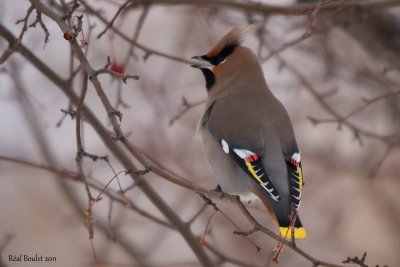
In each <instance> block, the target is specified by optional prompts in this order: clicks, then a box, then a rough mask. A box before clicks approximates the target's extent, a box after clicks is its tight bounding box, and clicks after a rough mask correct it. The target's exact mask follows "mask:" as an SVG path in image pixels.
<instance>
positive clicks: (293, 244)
mask: <svg viewBox="0 0 400 267" xmlns="http://www.w3.org/2000/svg"><path fill="white" fill-rule="evenodd" d="M296 218H297V210H296V208H295V207H294V205H292V208H291V215H290V224H289V227H288V230H287V232H286V234H285V236H283V237H282V240H281V241H279V243H278V244H277V245H276V246H275V248H274V252H276V254H275V256H274V257H273V258H272V261H273V262H274V263H278V256H279V254H280V253H281V251H282V246H283V242H284V241H285V239H286V237H287V235H288V234H289V231H291V235H290V242H289V246H290V247H292V248H294V247H296V241H295V240H296V239H295V237H294V225H295V223H296ZM279 236H281V234H279Z"/></svg>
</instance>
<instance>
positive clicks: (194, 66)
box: [190, 56, 212, 69]
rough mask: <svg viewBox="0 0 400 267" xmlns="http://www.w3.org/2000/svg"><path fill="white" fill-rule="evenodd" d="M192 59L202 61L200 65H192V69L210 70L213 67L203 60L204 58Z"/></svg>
mask: <svg viewBox="0 0 400 267" xmlns="http://www.w3.org/2000/svg"><path fill="white" fill-rule="evenodd" d="M192 59H196V60H198V61H201V63H200V64H192V65H190V66H191V67H192V68H196V69H210V68H211V67H212V65H211V64H210V63H209V62H208V61H207V60H205V59H204V58H203V56H194V57H192Z"/></svg>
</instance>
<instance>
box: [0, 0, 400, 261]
mask: <svg viewBox="0 0 400 267" xmlns="http://www.w3.org/2000/svg"><path fill="white" fill-rule="evenodd" d="M42 2H43V3H44V4H46V5H47V6H48V7H49V8H51V9H52V10H54V11H56V12H57V13H59V14H61V13H62V12H65V8H66V7H70V6H71V4H72V3H69V2H67V1H64V0H61V1H58V0H48V1H45V0H42ZM153 2H154V3H153ZM395 2H396V1H384V0H382V1H373V0H366V1H347V2H346V1H315V2H314V1H300V0H299V1H297V2H296V1H289V0H288V1H279V0H275V1H273V0H270V1H257V3H259V6H257V7H259V8H251V7H254V6H255V5H254V3H255V1H245V0H243V1H213V0H210V1H202V2H201V3H199V2H196V1H175V2H174V1H132V2H129V3H128V2H125V1H120V0H102V1H94V0H91V1H89V0H86V1H79V3H80V6H79V7H78V8H77V9H76V10H75V11H74V13H73V15H72V17H71V19H70V20H68V21H67V22H68V23H69V27H72V25H76V24H77V21H78V19H77V18H76V16H78V15H81V14H83V15H84V16H83V19H82V22H83V28H82V32H80V33H79V35H78V37H77V38H78V40H80V41H81V44H83V43H84V41H86V42H87V45H85V44H83V45H82V49H83V50H84V51H85V52H86V56H87V59H88V60H89V62H90V64H91V66H92V67H93V68H94V69H96V70H97V69H102V68H103V67H104V66H105V64H106V63H107V57H108V56H109V57H110V60H111V63H112V65H111V66H110V67H111V68H113V70H116V71H119V72H121V73H124V74H135V75H138V76H139V77H140V79H139V80H137V81H136V80H132V79H128V80H127V83H126V84H125V83H123V82H122V81H121V79H119V78H116V77H112V76H110V75H107V74H104V75H99V76H98V78H99V80H100V82H101V84H102V86H103V88H104V90H105V92H106V94H107V96H108V98H109V99H110V101H111V104H112V105H113V106H114V108H116V109H118V110H119V111H120V112H121V113H122V114H123V117H122V122H121V126H122V128H123V130H124V132H125V133H126V134H127V139H128V140H129V142H130V143H132V144H133V145H134V146H135V147H137V148H138V150H139V151H143V153H144V154H146V155H149V156H150V157H151V158H152V159H153V160H154V161H155V162H157V163H158V164H159V165H160V166H163V168H165V169H167V170H169V171H171V172H173V173H176V174H177V175H179V176H180V177H184V178H185V179H186V180H187V181H189V182H190V183H191V184H193V185H195V186H198V187H201V188H204V189H213V188H215V186H216V181H215V179H214V174H213V173H212V171H211V169H210V167H209V166H208V163H207V161H206V159H205V158H204V155H203V152H202V148H201V141H200V140H199V138H198V136H197V135H196V125H197V121H198V119H199V118H200V116H201V113H202V110H203V108H204V101H205V99H206V90H205V83H204V80H203V77H202V74H201V73H200V72H199V71H198V70H196V69H193V68H191V67H190V65H189V63H188V61H189V60H190V58H191V57H192V56H194V55H202V54H205V53H206V52H207V51H208V50H209V48H211V47H212V46H213V45H214V43H215V42H216V41H218V40H219V39H220V38H221V37H222V36H223V35H224V34H225V33H226V32H228V31H230V30H231V29H232V28H233V27H235V26H240V25H247V24H251V23H259V24H260V28H259V30H258V31H256V32H255V33H252V34H250V35H248V36H247V38H246V40H245V41H244V45H245V46H248V47H250V48H251V49H252V51H254V53H256V54H257V55H258V57H259V59H260V62H261V64H262V66H263V69H264V74H265V76H266V79H267V82H268V85H269V87H270V89H271V91H272V92H273V93H274V94H275V95H276V96H277V98H278V99H279V100H280V101H281V102H282V103H283V104H284V106H285V107H286V109H287V110H288V113H289V115H290V117H291V119H292V122H293V125H294V129H295V132H296V136H297V141H298V143H299V146H300V148H301V152H302V161H303V163H302V164H303V172H304V180H305V186H304V193H303V200H302V206H301V209H300V210H299V213H300V215H301V217H302V221H303V224H304V225H305V227H306V228H307V231H308V236H307V238H306V239H304V240H299V241H297V245H298V246H299V247H300V248H301V249H303V250H305V251H306V252H307V253H309V254H310V255H312V256H313V257H315V258H317V259H319V260H324V261H327V262H331V263H335V264H341V262H342V261H343V260H345V259H346V258H347V257H352V258H353V257H355V256H358V257H361V256H362V255H363V253H364V252H367V257H366V261H365V262H366V264H368V265H369V266H376V265H377V264H379V266H384V265H388V266H400V254H399V251H400V231H399V225H400V207H399V203H400V194H399V192H400V191H399V190H400V179H399V178H400V177H399V173H400V149H399V145H400V127H399V126H400V96H399V95H400V86H399V84H400V76H399V71H400V64H399V62H400V39H399V38H400V37H399V36H400V5H399V4H396V3H395ZM171 3H173V4H171ZM235 3H239V4H240V6H239V7H234V4H235ZM123 4H125V8H123V9H121V12H120V13H119V14H118V17H117V18H116V20H115V21H114V24H113V27H111V28H110V29H108V30H107V31H106V32H105V34H104V35H102V36H101V37H100V38H98V35H99V34H100V33H101V32H102V31H103V30H104V29H105V27H106V25H107V23H108V22H110V21H111V19H112V18H113V17H114V15H115V14H116V12H117V11H118V10H119V9H120V7H121V6H122V5H123ZM269 5H278V6H279V7H282V9H272V8H269V7H270V6H269ZM330 5H332V6H334V7H329V6H330ZM307 6H310V7H313V8H312V9H305V7H307ZM29 7H30V2H29V1H5V0H0V23H1V24H2V25H3V26H4V27H6V28H7V29H8V30H9V31H11V32H12V33H13V35H14V36H15V37H16V38H18V36H20V33H21V30H22V28H23V24H24V22H21V23H18V24H16V22H17V21H18V20H20V19H24V17H25V16H26V14H27V10H28V9H29ZM299 7H300V8H299ZM63 8H64V9H63ZM63 10H64V11H63ZM41 18H42V20H43V23H44V24H45V26H46V28H47V29H48V32H49V34H50V36H49V42H48V43H46V45H45V46H44V44H45V32H44V31H43V30H42V28H41V27H40V25H39V24H37V25H36V27H28V31H27V32H26V33H25V34H24V36H23V39H22V44H23V45H24V46H26V47H27V48H28V49H29V50H30V51H31V52H32V53H33V54H34V55H36V56H37V57H38V58H39V59H40V60H42V61H43V62H44V63H45V64H46V65H47V66H48V67H50V69H52V70H53V71H54V72H55V73H57V74H58V75H59V76H60V77H61V78H62V79H68V78H70V77H72V76H71V75H73V73H74V72H75V71H76V70H78V71H76V72H77V74H76V75H74V76H73V79H71V81H72V82H71V89H70V90H74V92H75V93H77V94H80V90H81V89H80V88H81V83H82V75H81V73H80V72H79V66H80V63H79V61H78V60H76V59H74V58H73V56H72V52H71V48H70V45H69V43H68V42H67V41H66V40H65V39H64V36H63V32H62V31H61V30H60V28H59V27H58V25H57V24H56V23H55V22H54V21H53V20H51V19H49V18H48V17H46V16H45V15H43V14H42V17H41ZM35 19H36V11H35V10H34V11H33V12H32V14H31V15H30V17H29V18H28V22H27V25H28V26H29V24H31V23H33V22H34V21H35ZM102 19H105V22H106V23H104V20H102ZM82 33H83V34H82ZM124 36H125V37H127V38H125V37H124ZM136 42H137V43H139V46H136V45H132V44H133V43H136ZM7 48H8V43H7V41H6V40H5V39H4V38H3V37H2V38H0V52H1V55H4V54H5V52H6V51H7ZM143 48H144V49H143ZM154 51H155V52H154ZM157 51H158V52H161V54H160V53H158V52H157ZM164 54H167V56H165V55H164ZM168 55H170V56H174V57H175V58H173V59H171V57H170V56H168ZM3 57H4V56H3ZM0 89H1V90H0V214H1V215H0V249H1V261H2V263H1V264H2V266H90V265H93V264H94V259H93V252H92V245H91V242H90V240H89V234H88V231H87V230H86V228H85V226H84V223H83V212H84V210H85V208H86V207H87V195H86V192H85V187H84V185H83V183H82V182H80V181H79V180H78V181H76V180H75V181H73V179H71V175H70V176H69V177H70V178H68V177H66V175H65V171H69V172H68V173H70V172H72V173H75V174H76V173H78V168H77V164H76V161H75V157H76V153H77V146H76V135H75V120H74V119H71V117H70V116H69V115H66V114H65V112H62V111H61V110H65V111H73V110H76V107H75V106H74V105H71V103H70V100H69V99H68V98H67V97H66V96H65V95H64V94H63V92H62V91H61V90H59V88H58V86H57V85H56V84H54V83H52V82H51V81H50V80H49V78H48V77H46V76H45V75H43V74H42V73H41V72H40V71H39V70H38V69H37V68H36V67H35V66H33V65H32V64H30V63H29V62H27V60H26V59H25V58H24V57H22V56H21V55H20V54H18V53H16V54H12V55H11V56H10V57H8V58H7V59H6V61H5V62H3V64H2V65H1V66H0ZM85 104H86V105H87V106H88V107H90V109H91V110H92V111H93V112H94V114H96V116H97V117H98V118H99V119H100V120H101V122H102V123H103V125H104V126H105V127H107V128H108V129H109V130H110V133H111V131H112V127H111V125H110V123H109V121H108V116H107V113H106V111H105V110H104V108H103V106H102V104H101V101H100V99H99V97H98V96H97V94H96V91H95V90H94V88H93V86H92V85H91V84H89V87H88V92H87V96H86V98H85ZM82 138H83V144H84V147H85V151H87V152H89V153H92V154H95V155H99V156H104V155H107V156H108V157H109V163H110V165H111V166H112V168H113V169H114V170H115V171H116V172H119V171H123V170H124V167H123V166H122V164H121V163H120V162H119V160H118V159H117V158H115V157H114V156H113V155H112V153H111V152H110V151H109V150H108V149H107V147H106V146H105V145H104V144H103V142H102V141H101V139H100V138H99V136H98V134H97V133H96V131H95V130H94V129H93V128H92V127H91V126H90V125H89V124H88V123H87V122H86V121H84V122H83V124H82ZM132 160H133V161H134V162H137V160H136V159H134V158H133V157H132ZM28 163H31V164H33V165H35V166H28ZM139 166H140V165H139ZM54 170H62V171H64V172H63V173H62V174H63V175H61V174H60V173H57V172H55V171H54ZM83 171H84V173H85V174H86V176H87V177H88V179H90V181H91V182H92V183H93V184H96V185H98V187H97V189H98V188H102V187H104V186H105V185H106V184H107V183H108V182H109V181H110V180H111V179H112V178H113V176H114V172H113V170H112V169H111V168H110V166H109V165H108V164H107V162H105V161H102V160H97V161H91V160H90V159H87V158H84V159H83ZM67 176H68V175H67ZM72 176H73V175H72ZM142 179H145V180H146V181H147V182H149V183H150V184H151V185H152V186H153V188H155V189H156V190H157V192H158V193H159V194H160V195H161V196H162V198H163V199H164V200H165V201H166V202H167V203H168V205H169V206H171V207H172V208H173V210H175V212H176V213H177V214H178V215H179V217H180V218H181V219H182V220H184V221H187V220H190V219H191V218H192V217H193V216H194V215H195V214H196V213H197V212H198V211H200V210H201V209H202V207H204V202H203V200H202V199H201V198H200V197H199V196H198V195H197V194H196V192H193V191H191V190H187V189H185V188H182V187H180V186H177V185H176V184H173V183H171V182H168V181H167V180H165V179H164V178H162V177H160V176H158V175H156V174H155V173H153V172H149V173H147V174H145V175H144V176H143V178H142ZM119 182H120V184H121V187H122V188H123V189H124V190H126V192H125V196H126V198H128V199H129V200H130V201H131V202H132V203H134V204H135V205H136V206H137V207H139V208H140V209H142V210H144V211H146V212H148V213H149V214H152V215H154V216H155V217H156V218H160V219H161V220H162V221H167V220H166V219H165V218H164V217H163V215H162V214H161V213H160V212H159V211H158V209H157V208H156V207H154V205H153V204H151V202H150V201H149V200H148V198H147V197H146V195H144V194H143V192H142V191H141V190H140V189H138V188H137V186H135V184H134V183H133V182H132V180H131V179H130V178H129V177H128V176H124V175H123V174H121V175H120V176H119ZM92 190H93V192H94V195H97V194H98V193H99V190H96V189H95V188H93V189H92ZM108 190H109V191H110V192H114V193H113V194H114V195H117V196H118V191H119V190H120V187H119V185H118V182H117V181H116V180H115V179H114V180H113V181H112V182H111V184H110V185H109V187H107V191H108ZM214 201H215V203H217V205H218V207H219V208H220V209H221V210H222V211H223V212H224V213H225V214H226V216H228V217H229V218H230V219H231V220H233V221H234V222H235V224H237V225H238V226H239V227H240V228H241V229H242V230H243V231H247V230H250V229H252V228H253V227H252V225H251V224H250V223H249V222H248V221H247V219H246V218H245V217H244V215H243V214H242V213H241V212H240V211H239V210H238V208H237V207H236V206H235V205H233V204H231V203H229V201H221V200H218V199H215V200H214ZM249 210H250V211H251V212H252V214H254V216H255V217H256V218H257V219H258V220H259V222H261V223H262V224H263V225H265V226H267V227H269V228H270V229H272V230H274V231H276V232H277V226H276V225H275V223H274V222H273V221H272V220H271V218H270V217H269V215H267V214H266V212H265V211H264V209H263V207H262V206H261V205H259V204H252V205H251V206H249ZM212 214H213V209H212V208H211V207H209V206H206V207H205V209H204V210H203V212H202V213H201V214H200V216H199V217H197V218H196V220H195V221H194V223H193V224H192V231H193V233H194V235H195V236H196V238H198V239H199V240H200V239H202V238H203V235H204V234H205V240H206V242H207V244H209V245H210V246H212V247H213V248H216V249H217V250H218V251H219V252H220V254H221V255H222V256H221V255H218V254H216V253H213V252H210V251H209V252H208V253H209V255H210V257H212V258H213V259H214V260H215V262H216V264H220V266H237V265H239V266H269V265H270V264H271V251H272V249H273V248H274V247H275V245H276V243H277V242H276V241H275V240H273V239H271V238H270V237H268V236H267V235H264V234H262V233H261V232H256V233H254V234H252V235H250V236H249V239H251V240H252V242H254V243H255V244H257V245H258V246H259V247H261V251H259V252H257V250H256V248H255V246H254V245H252V243H251V242H250V241H249V240H248V239H247V238H244V237H242V236H240V235H234V234H233V231H235V230H237V229H236V227H235V226H234V225H232V223H230V221H229V220H228V219H227V218H226V217H224V216H222V215H221V214H220V213H216V214H215V215H214V216H213V217H212V219H211V221H210V223H209V224H208V226H207V222H208V220H209V218H210V216H211V215H212ZM93 215H94V217H95V221H96V226H95V230H94V239H93V245H94V250H95V252H96V256H97V263H99V264H101V266H200V263H199V262H198V260H197V258H196V257H195V255H194V254H193V252H192V251H191V249H190V248H189V246H188V245H187V243H186V242H185V241H184V240H183V239H182V237H181V236H180V235H179V233H178V232H176V231H174V230H171V229H170V228H169V227H166V226H163V225H160V224H158V223H155V222H154V221H152V220H149V219H147V218H145V217H143V216H142V215H140V214H139V213H138V212H135V211H134V210H131V209H130V208H129V207H127V206H126V205H125V206H124V205H122V204H121V203H118V202H117V201H114V200H113V199H112V198H110V197H108V196H107V195H103V198H102V200H101V201H99V202H98V203H96V205H95V206H94V208H93ZM19 254H28V255H33V256H34V255H35V254H38V255H39V256H40V255H43V256H48V257H55V258H56V261H55V262H37V263H32V262H11V261H9V255H19ZM232 258H233V259H237V260H238V261H240V262H239V263H236V264H235V262H233V261H232V260H231V259H232ZM240 263H241V265H240ZM279 265H280V266H311V265H312V264H311V263H310V262H309V261H307V260H306V259H304V258H303V257H301V256H300V255H298V254H296V253H295V252H293V251H292V250H291V249H289V248H284V250H283V252H282V253H281V255H280V258H279Z"/></svg>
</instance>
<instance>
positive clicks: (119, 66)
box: [110, 62, 125, 74]
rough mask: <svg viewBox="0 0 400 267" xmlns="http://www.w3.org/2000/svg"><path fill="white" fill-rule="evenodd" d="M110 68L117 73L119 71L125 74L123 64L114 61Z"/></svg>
mask: <svg viewBox="0 0 400 267" xmlns="http://www.w3.org/2000/svg"><path fill="white" fill-rule="evenodd" d="M110 70H111V71H114V72H116V73H119V74H124V72H125V67H124V65H122V64H118V63H115V62H114V63H112V64H111V67H110Z"/></svg>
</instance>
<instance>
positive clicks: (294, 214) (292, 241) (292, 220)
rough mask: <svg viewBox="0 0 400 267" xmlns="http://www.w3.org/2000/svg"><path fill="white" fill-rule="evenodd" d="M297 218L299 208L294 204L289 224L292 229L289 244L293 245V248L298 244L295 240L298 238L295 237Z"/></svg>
mask: <svg viewBox="0 0 400 267" xmlns="http://www.w3.org/2000/svg"><path fill="white" fill-rule="evenodd" d="M296 219H297V210H296V208H295V207H294V205H293V204H292V211H291V215H290V225H289V229H290V231H291V236H290V243H289V246H291V247H292V248H294V247H295V246H296V241H295V240H296V239H295V237H294V225H295V223H296Z"/></svg>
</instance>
